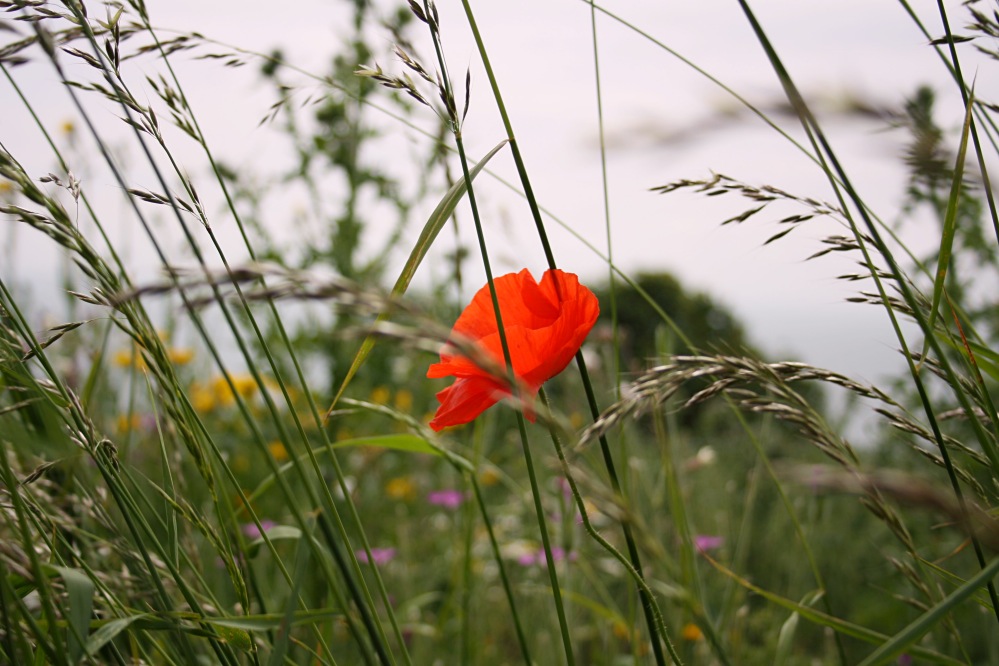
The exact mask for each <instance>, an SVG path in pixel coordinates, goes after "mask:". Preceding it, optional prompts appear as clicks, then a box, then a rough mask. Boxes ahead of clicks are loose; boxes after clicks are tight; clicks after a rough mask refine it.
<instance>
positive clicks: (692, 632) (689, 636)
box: [680, 622, 704, 642]
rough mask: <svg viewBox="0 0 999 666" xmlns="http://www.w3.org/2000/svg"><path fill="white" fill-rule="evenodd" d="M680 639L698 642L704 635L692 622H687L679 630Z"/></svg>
mask: <svg viewBox="0 0 999 666" xmlns="http://www.w3.org/2000/svg"><path fill="white" fill-rule="evenodd" d="M680 637H681V638H683V640H685V641H690V642H694V641H699V640H701V639H702V638H704V634H703V633H701V628H700V627H698V626H697V625H696V624H694V623H693V622H688V623H687V624H685V625H683V629H681V630H680Z"/></svg>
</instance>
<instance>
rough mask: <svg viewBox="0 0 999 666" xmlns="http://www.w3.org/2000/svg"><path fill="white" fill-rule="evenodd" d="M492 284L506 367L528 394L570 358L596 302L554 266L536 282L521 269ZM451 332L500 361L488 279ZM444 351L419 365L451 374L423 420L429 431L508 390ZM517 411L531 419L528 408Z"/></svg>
mask: <svg viewBox="0 0 999 666" xmlns="http://www.w3.org/2000/svg"><path fill="white" fill-rule="evenodd" d="M493 284H494V285H495V288H496V297H497V300H498V301H499V305H500V312H501V313H502V318H503V328H504V332H505V337H506V341H507V346H508V347H509V350H510V359H511V361H512V362H513V369H514V372H515V374H516V375H517V378H518V379H519V380H520V381H521V382H523V386H524V389H525V390H526V391H527V393H528V395H525V396H524V397H525V399H533V398H534V396H535V395H536V394H537V392H538V390H539V389H540V387H541V385H542V384H543V383H545V382H546V381H547V380H549V379H551V378H552V377H554V376H555V375H557V374H558V373H560V372H561V371H562V370H564V369H565V367H566V366H567V365H568V364H569V362H570V361H571V360H572V357H573V356H574V355H575V354H576V352H577V351H578V350H579V347H580V346H581V345H582V344H583V341H584V340H585V339H586V336H587V335H588V334H589V332H590V329H592V328H593V325H594V323H596V320H597V317H598V316H599V314H600V305H599V303H598V302H597V298H596V296H594V295H593V292H591V291H590V290H589V289H587V288H586V287H584V286H583V285H581V284H580V283H579V278H578V277H577V276H575V275H573V274H572V273H564V272H562V271H560V270H557V269H555V270H548V271H545V274H544V276H542V279H541V282H540V283H538V282H536V281H535V280H534V277H533V276H532V275H531V273H530V271H528V270H527V269H524V270H522V271H520V272H519V273H510V274H509V275H504V276H502V277H498V278H496V279H495V280H494V281H493ZM452 333H458V334H461V335H463V336H465V337H467V338H469V339H471V340H473V341H475V342H476V343H477V344H478V345H479V346H480V347H481V348H482V351H483V353H485V354H488V355H489V356H491V357H492V358H493V359H495V360H496V361H497V363H498V364H499V365H501V366H504V367H505V363H504V361H503V346H502V343H501V339H500V335H499V330H498V328H497V326H496V315H495V310H494V307H493V300H492V295H491V294H490V291H489V286H488V285H486V286H485V287H483V288H482V289H480V290H479V291H478V292H477V293H476V294H475V296H474V297H473V298H472V302H471V303H469V304H468V307H466V308H465V310H464V311H463V312H462V313H461V316H459V317H458V321H456V322H455V325H454V328H453V330H452ZM451 352H453V348H451V347H445V348H444V349H442V350H441V360H440V362H439V363H433V364H431V366H430V367H429V369H428V370H427V377H430V378H440V377H455V378H456V380H455V382H454V384H452V385H451V386H450V387H448V388H447V389H444V390H443V391H441V392H440V393H439V394H438V395H437V397H438V399H439V400H440V402H441V406H440V408H439V409H438V410H437V414H436V415H435V417H434V419H433V421H431V423H430V425H431V427H432V428H434V429H435V430H440V429H441V428H444V427H447V426H449V425H458V424H460V423H467V422H469V421H471V420H472V419H474V418H475V417H476V416H478V415H479V414H481V413H482V412H483V411H485V410H486V409H488V408H489V407H491V406H492V405H493V404H495V403H496V402H497V401H498V400H499V399H500V398H501V397H502V396H503V395H504V394H508V393H509V392H508V391H507V390H506V389H505V388H504V385H505V382H503V381H502V379H501V378H496V377H492V376H490V375H489V374H488V373H487V372H486V371H485V370H483V369H481V368H479V367H478V366H477V365H476V364H475V363H473V362H472V361H471V360H470V359H468V358H465V357H463V356H461V355H460V354H454V353H451ZM525 411H526V412H527V416H528V418H530V420H532V421H533V420H534V419H533V416H534V414H533V413H531V412H530V410H529V409H528V410H525Z"/></svg>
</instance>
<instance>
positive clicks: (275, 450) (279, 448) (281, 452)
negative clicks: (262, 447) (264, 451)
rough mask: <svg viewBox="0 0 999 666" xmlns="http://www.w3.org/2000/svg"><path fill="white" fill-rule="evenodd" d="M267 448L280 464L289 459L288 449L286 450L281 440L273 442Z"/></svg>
mask: <svg viewBox="0 0 999 666" xmlns="http://www.w3.org/2000/svg"><path fill="white" fill-rule="evenodd" d="M267 448H268V450H270V452H271V455H272V456H273V457H274V460H276V461H278V462H279V463H280V462H284V461H285V460H287V459H288V449H286V448H285V446H284V442H281V441H279V440H274V441H273V442H271V443H270V444H268V445H267Z"/></svg>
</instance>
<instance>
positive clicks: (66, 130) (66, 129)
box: [59, 118, 76, 136]
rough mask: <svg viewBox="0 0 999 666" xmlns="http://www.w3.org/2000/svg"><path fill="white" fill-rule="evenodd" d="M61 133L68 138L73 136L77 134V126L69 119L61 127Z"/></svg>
mask: <svg viewBox="0 0 999 666" xmlns="http://www.w3.org/2000/svg"><path fill="white" fill-rule="evenodd" d="M59 131H60V132H62V133H63V134H65V135H66V136H73V133H74V132H76V125H74V124H73V121H72V120H70V119H69V118H67V119H66V120H64V121H62V123H61V124H60V125H59Z"/></svg>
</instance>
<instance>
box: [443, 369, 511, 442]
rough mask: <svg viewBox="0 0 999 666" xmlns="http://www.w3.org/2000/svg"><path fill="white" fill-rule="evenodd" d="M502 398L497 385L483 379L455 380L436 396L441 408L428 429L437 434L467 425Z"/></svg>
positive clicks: (501, 392) (500, 390)
mask: <svg viewBox="0 0 999 666" xmlns="http://www.w3.org/2000/svg"><path fill="white" fill-rule="evenodd" d="M502 397H503V391H502V389H501V388H500V386H499V384H496V383H495V382H492V381H490V380H489V379H487V378H485V377H472V378H467V379H457V380H455V382H454V383H453V384H451V386H448V387H447V388H446V389H444V390H443V391H441V392H440V393H438V394H437V399H438V400H440V403H441V406H440V407H439V408H438V409H437V413H436V414H435V415H434V418H433V420H432V421H431V422H430V427H431V428H432V429H433V430H435V431H437V432H439V431H441V430H443V429H444V428H446V427H448V426H455V425H461V424H463V423H468V422H469V421H472V420H474V419H475V417H477V416H478V415H479V414H481V413H482V412H484V411H486V410H487V409H489V408H490V407H492V406H493V405H495V404H496V403H497V402H498V401H499V399H500V398H502Z"/></svg>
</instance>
